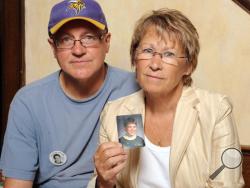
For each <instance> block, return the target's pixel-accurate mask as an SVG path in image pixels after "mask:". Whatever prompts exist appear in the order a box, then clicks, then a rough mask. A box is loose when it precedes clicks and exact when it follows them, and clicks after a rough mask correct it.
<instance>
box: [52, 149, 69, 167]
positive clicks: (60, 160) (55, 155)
mask: <svg viewBox="0 0 250 188" xmlns="http://www.w3.org/2000/svg"><path fill="white" fill-rule="evenodd" d="M49 160H50V162H51V163H52V164H53V165H56V166H61V165H63V164H65V163H66V161H67V156H66V154H65V153H63V152H62V151H52V152H51V153H50V154H49Z"/></svg>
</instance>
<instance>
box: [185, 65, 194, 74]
mask: <svg viewBox="0 0 250 188" xmlns="http://www.w3.org/2000/svg"><path fill="white" fill-rule="evenodd" d="M192 72H193V66H192V65H191V64H189V65H188V67H187V71H186V73H185V76H188V75H191V74H192Z"/></svg>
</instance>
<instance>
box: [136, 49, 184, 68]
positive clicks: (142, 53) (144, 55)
mask: <svg viewBox="0 0 250 188" xmlns="http://www.w3.org/2000/svg"><path fill="white" fill-rule="evenodd" d="M155 55H159V56H160V57H161V59H162V61H163V62H164V63H166V64H169V65H175V66H178V62H177V61H176V59H187V57H185V56H177V55H176V54H175V53H173V52H170V51H165V52H162V53H161V52H157V51H155V50H154V49H153V48H151V47H141V48H140V47H139V48H138V49H137V56H136V59H137V60H149V59H152V58H153V57H154V56H155Z"/></svg>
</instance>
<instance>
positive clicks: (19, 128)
mask: <svg viewBox="0 0 250 188" xmlns="http://www.w3.org/2000/svg"><path fill="white" fill-rule="evenodd" d="M34 126H35V123H34V120H33V117H32V110H31V109H29V108H28V105H27V104H25V100H22V98H20V97H19V96H15V98H14V99H13V101H12V103H11V106H10V111H9V117H8V124H7V129H6V132H5V137H4V144H3V149H2V153H1V162H0V168H1V169H2V171H3V175H4V176H6V177H11V178H16V179H22V180H33V179H34V177H35V174H36V171H37V169H38V149H37V142H36V135H35V130H34Z"/></svg>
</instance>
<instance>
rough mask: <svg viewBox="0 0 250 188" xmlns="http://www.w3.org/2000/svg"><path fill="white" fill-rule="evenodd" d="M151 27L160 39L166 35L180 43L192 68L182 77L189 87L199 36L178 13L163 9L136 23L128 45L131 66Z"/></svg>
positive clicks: (197, 50) (198, 48)
mask: <svg viewBox="0 0 250 188" xmlns="http://www.w3.org/2000/svg"><path fill="white" fill-rule="evenodd" d="M152 26H153V27H155V31H156V33H157V35H159V36H160V37H163V36H164V34H166V33H167V34H168V35H169V37H170V39H171V40H172V39H174V40H177V41H178V42H179V43H180V45H181V47H182V48H183V50H184V52H185V55H186V56H187V59H188V60H187V63H190V64H191V67H192V71H191V73H190V75H187V76H184V77H183V83H184V85H186V86H190V85H191V84H192V78H191V74H192V72H193V71H194V70H195V69H196V67H197V61H198V54H199V51H200V44H199V35H198V33H197V30H196V28H195V27H194V25H193V24H192V23H191V21H190V20H189V19H188V18H187V17H186V16H184V15H183V14H182V13H181V12H180V11H177V10H171V9H167V8H163V9H159V10H156V11H151V12H149V13H148V14H146V15H144V16H143V17H141V18H140V19H139V20H138V21H137V23H136V26H135V30H134V34H133V37H132V41H131V45H130V58H131V63H132V66H134V64H135V59H136V50H137V47H138V46H139V45H140V42H141V40H142V38H143V37H144V35H145V34H146V32H147V30H148V29H149V28H150V27H152Z"/></svg>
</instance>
